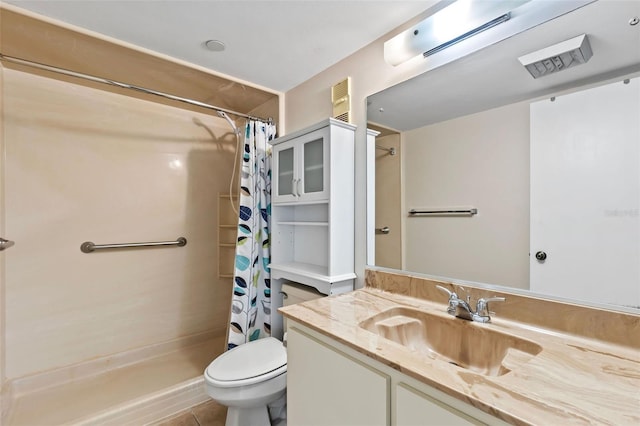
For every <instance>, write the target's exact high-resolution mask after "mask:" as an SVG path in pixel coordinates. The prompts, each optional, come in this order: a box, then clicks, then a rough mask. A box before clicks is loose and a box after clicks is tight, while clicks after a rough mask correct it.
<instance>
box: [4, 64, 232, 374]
mask: <svg viewBox="0 0 640 426" xmlns="http://www.w3.org/2000/svg"><path fill="white" fill-rule="evenodd" d="M2 101H3V104H4V114H3V121H4V123H3V125H4V143H5V148H6V164H5V179H6V182H5V188H6V193H5V199H6V210H5V215H4V216H5V217H4V220H5V222H6V232H8V233H10V235H7V238H11V239H12V240H15V241H16V245H15V246H14V247H13V248H11V249H10V250H8V251H7V252H6V254H5V256H6V268H5V269H3V271H4V273H5V274H6V284H5V285H6V288H5V293H6V294H5V296H6V297H4V298H3V302H4V308H5V320H6V323H5V325H6V336H5V339H6V342H5V343H6V346H5V348H4V349H5V357H6V376H7V378H8V379H14V378H17V377H22V376H25V375H29V374H33V373H36V372H42V371H46V370H50V369H53V368H56V367H62V366H66V365H70V364H75V363H78V362H82V361H86V360H90V359H93V358H96V357H101V356H105V355H109V354H114V353H118V352H123V351H127V350H130V349H133V348H139V347H143V346H146V345H151V344H155V343H159V342H165V341H169V340H173V339H177V338H180V337H184V336H188V335H194V334H196V333H202V332H209V331H215V330H218V331H219V332H220V333H223V334H224V333H225V330H226V328H227V321H228V310H229V300H230V291H231V286H229V285H228V282H225V283H224V285H223V283H222V282H221V281H220V280H219V279H218V276H217V272H218V265H217V259H218V256H217V243H216V241H217V229H216V226H217V217H216V215H217V203H218V194H219V193H220V192H223V193H224V192H227V191H228V186H229V176H230V173H231V166H232V159H233V150H234V149H235V138H234V137H233V135H232V134H231V133H230V129H229V126H228V124H227V123H226V122H225V121H224V120H222V119H219V118H214V117H212V116H210V115H205V114H201V113H197V112H191V111H186V110H183V109H178V108H173V107H170V106H166V105H161V104H157V103H152V102H147V101H143V100H139V99H133V98H130V97H127V96H122V95H119V94H114V93H109V92H106V91H102V90H97V89H93V88H88V87H83V86H79V85H74V84H71V83H67V82H62V81H58V80H53V79H49V78H44V77H39V76H35V75H32V74H27V73H23V72H20V71H14V70H9V69H4V81H3V86H2ZM239 124H240V123H239ZM178 236H185V237H186V238H187V239H188V244H187V246H186V247H184V248H155V249H142V250H129V251H118V252H109V253H107V252H98V253H91V254H84V253H82V252H81V251H80V244H81V243H82V242H84V241H93V242H95V243H124V242H138V241H158V240H172V239H175V238H177V237H178Z"/></svg>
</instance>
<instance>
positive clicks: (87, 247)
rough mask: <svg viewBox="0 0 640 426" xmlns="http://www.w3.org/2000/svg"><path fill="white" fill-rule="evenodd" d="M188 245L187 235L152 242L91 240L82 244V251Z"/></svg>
mask: <svg viewBox="0 0 640 426" xmlns="http://www.w3.org/2000/svg"><path fill="white" fill-rule="evenodd" d="M186 245H187V239H186V238H185V237H179V238H178V239H177V240H176V241H156V242H151V243H123V244H95V243H93V242H91V241H85V242H84V243H82V244H80V251H82V252H83V253H91V252H92V251H95V250H103V249H121V248H132V247H157V246H178V247H184V246H186Z"/></svg>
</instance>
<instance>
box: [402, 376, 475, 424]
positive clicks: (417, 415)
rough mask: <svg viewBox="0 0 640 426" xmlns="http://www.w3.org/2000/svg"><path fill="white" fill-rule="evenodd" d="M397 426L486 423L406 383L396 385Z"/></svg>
mask: <svg viewBox="0 0 640 426" xmlns="http://www.w3.org/2000/svg"><path fill="white" fill-rule="evenodd" d="M395 390H396V401H395V402H396V403H395V414H394V423H393V425H395V426H418V425H420V426H427V425H437V426H468V425H484V424H485V423H482V422H480V421H478V420H476V419H474V418H473V417H470V416H468V415H467V414H465V413H463V412H461V411H459V410H457V409H455V408H453V407H451V406H449V405H447V404H445V403H443V402H441V401H438V400H437V399H434V398H432V397H430V396H429V395H427V394H425V393H423V392H420V391H418V390H417V389H414V388H412V387H411V386H408V385H406V384H404V383H399V384H398V385H396V388H395Z"/></svg>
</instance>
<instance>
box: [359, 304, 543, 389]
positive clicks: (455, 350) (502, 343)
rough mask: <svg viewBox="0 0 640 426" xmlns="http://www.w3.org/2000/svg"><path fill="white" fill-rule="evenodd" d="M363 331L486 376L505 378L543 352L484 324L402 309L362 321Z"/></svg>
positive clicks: (382, 313)
mask: <svg viewBox="0 0 640 426" xmlns="http://www.w3.org/2000/svg"><path fill="white" fill-rule="evenodd" d="M359 325H360V327H362V328H364V329H365V330H367V331H370V332H372V333H375V334H377V335H379V336H381V337H384V338H385V339H388V340H391V341H393V342H395V343H398V344H400V345H402V346H404V347H406V348H408V349H409V350H411V351H414V352H415V351H417V352H421V353H424V354H425V355H427V356H429V357H430V358H432V359H438V360H441V361H444V362H447V363H449V364H453V365H455V366H457V367H460V368H464V369H467V370H470V371H473V372H476V373H479V374H483V375H486V376H501V375H503V374H506V373H508V372H509V371H511V370H513V369H514V368H517V366H519V365H522V364H524V363H526V362H527V361H528V360H530V359H531V358H533V357H534V356H535V355H537V354H538V353H540V351H542V347H541V346H540V345H538V344H537V343H534V342H531V341H529V340H525V339H522V338H520V337H516V336H513V335H510V334H506V333H502V332H499V331H496V330H495V329H492V328H491V324H480V323H475V322H473V321H467V320H463V319H460V318H455V317H453V316H449V315H446V314H442V315H437V314H433V313H429V312H425V311H421V310H418V309H412V308H405V307H398V308H392V309H389V310H386V311H384V312H381V313H379V314H377V315H375V316H373V317H371V318H368V319H366V320H364V321H362V322H361V323H360V324H359Z"/></svg>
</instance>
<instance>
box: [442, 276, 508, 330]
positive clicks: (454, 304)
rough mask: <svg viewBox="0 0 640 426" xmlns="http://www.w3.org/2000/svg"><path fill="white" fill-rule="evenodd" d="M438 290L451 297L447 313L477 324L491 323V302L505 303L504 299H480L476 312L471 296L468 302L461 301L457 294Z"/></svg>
mask: <svg viewBox="0 0 640 426" xmlns="http://www.w3.org/2000/svg"><path fill="white" fill-rule="evenodd" d="M436 288H437V289H438V290H441V291H443V292H445V293H447V295H448V296H449V306H447V313H448V314H449V315H453V316H455V317H458V318H462V319H466V320H469V321H476V322H489V321H491V316H490V315H489V313H490V312H489V302H504V301H505V300H506V299H505V298H504V297H488V298H480V299H478V301H477V302H476V310H475V312H474V311H473V308H471V305H470V302H471V296H469V295H467V300H463V299H460V298H459V297H458V295H457V294H456V292H454V291H450V290H448V289H446V288H444V287H442V286H439V285H436Z"/></svg>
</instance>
